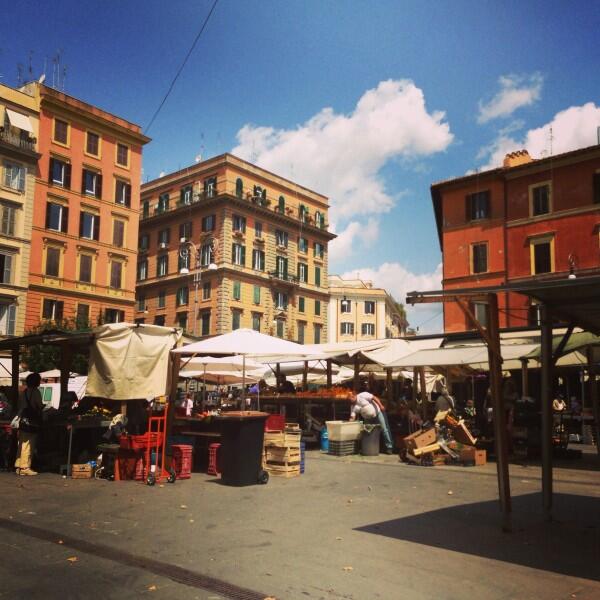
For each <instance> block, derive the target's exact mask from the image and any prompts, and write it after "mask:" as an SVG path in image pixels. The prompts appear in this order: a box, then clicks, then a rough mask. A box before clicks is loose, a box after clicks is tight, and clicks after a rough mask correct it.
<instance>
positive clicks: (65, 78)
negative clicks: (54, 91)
mask: <svg viewBox="0 0 600 600" xmlns="http://www.w3.org/2000/svg"><path fill="white" fill-rule="evenodd" d="M66 80H67V67H66V65H65V66H64V67H63V80H62V91H63V92H64V91H65V81H66Z"/></svg>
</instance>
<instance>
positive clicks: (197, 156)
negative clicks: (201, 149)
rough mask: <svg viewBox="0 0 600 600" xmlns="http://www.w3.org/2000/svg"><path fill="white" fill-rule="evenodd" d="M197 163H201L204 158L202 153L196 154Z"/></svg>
mask: <svg viewBox="0 0 600 600" xmlns="http://www.w3.org/2000/svg"><path fill="white" fill-rule="evenodd" d="M194 160H195V161H196V162H197V163H199V162H200V161H201V160H202V154H198V155H196V158H195V159H194Z"/></svg>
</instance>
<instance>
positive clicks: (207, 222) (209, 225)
mask: <svg viewBox="0 0 600 600" xmlns="http://www.w3.org/2000/svg"><path fill="white" fill-rule="evenodd" d="M215 219H216V216H215V215H207V216H206V217H202V231H214V229H215Z"/></svg>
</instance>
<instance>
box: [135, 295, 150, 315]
mask: <svg viewBox="0 0 600 600" xmlns="http://www.w3.org/2000/svg"><path fill="white" fill-rule="evenodd" d="M147 306H148V305H147V304H146V295H145V294H143V293H141V292H138V294H137V309H138V310H139V311H144V310H146V308H147Z"/></svg>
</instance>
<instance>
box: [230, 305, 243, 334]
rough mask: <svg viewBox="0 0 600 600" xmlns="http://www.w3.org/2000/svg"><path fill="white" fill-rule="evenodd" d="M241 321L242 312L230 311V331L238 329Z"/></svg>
mask: <svg viewBox="0 0 600 600" xmlns="http://www.w3.org/2000/svg"><path fill="white" fill-rule="evenodd" d="M241 320H242V311H241V310H232V311H231V329H232V330H236V329H239V328H240V321H241Z"/></svg>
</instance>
